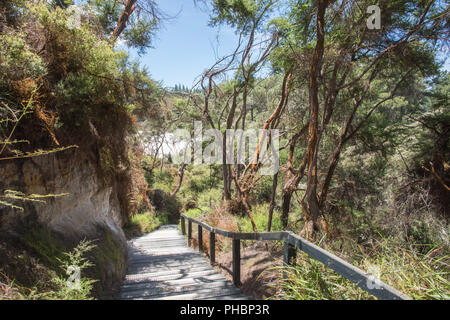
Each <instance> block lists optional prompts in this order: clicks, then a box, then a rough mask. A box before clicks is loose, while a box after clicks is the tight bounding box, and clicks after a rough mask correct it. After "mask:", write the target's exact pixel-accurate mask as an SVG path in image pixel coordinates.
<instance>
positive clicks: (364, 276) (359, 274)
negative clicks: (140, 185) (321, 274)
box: [181, 214, 411, 300]
mask: <svg viewBox="0 0 450 320" xmlns="http://www.w3.org/2000/svg"><path fill="white" fill-rule="evenodd" d="M185 220H187V221H188V242H190V240H191V238H192V223H195V224H197V225H198V232H199V233H200V232H202V230H203V229H204V230H207V231H209V233H210V239H209V240H210V245H209V248H210V260H211V264H214V263H215V235H216V234H219V235H221V236H224V237H227V238H230V239H232V240H233V242H232V244H233V246H232V253H233V263H232V269H233V270H232V272H233V283H234V284H235V285H236V286H239V285H240V241H241V240H263V241H284V258H283V261H284V263H285V264H287V265H289V264H291V261H292V259H293V258H295V256H296V249H298V250H301V251H303V252H305V253H307V254H308V255H309V256H311V257H312V258H313V259H315V260H317V261H320V262H322V263H323V264H324V265H325V266H327V267H329V268H331V269H333V270H334V271H336V272H337V273H339V274H340V275H341V276H343V277H344V278H347V279H348V280H350V281H352V282H353V283H355V284H356V285H358V286H359V287H360V288H361V289H363V290H365V291H367V292H369V293H370V294H372V295H374V296H375V297H377V298H379V299H382V300H411V298H410V297H409V296H407V295H406V294H404V293H402V292H400V291H398V290H397V289H395V288H393V287H391V286H389V285H387V284H386V283H384V282H382V281H381V280H379V279H375V278H374V277H373V276H372V275H370V274H368V273H366V272H364V271H363V270H361V269H359V268H357V267H355V266H353V265H351V264H350V263H348V262H347V261H345V260H343V259H341V258H339V257H338V256H336V255H334V254H332V253H330V252H328V251H326V250H324V249H322V248H320V247H319V246H317V245H315V244H313V243H311V242H310V241H308V240H306V239H303V238H302V237H299V236H297V235H296V234H294V233H292V232H290V231H277V232H253V233H240V232H232V231H226V230H222V229H218V228H214V227H211V226H210V225H208V224H206V223H204V222H202V221H199V220H196V219H194V218H191V217H188V216H186V215H184V214H181V232H182V233H183V235H185V234H186V229H185V223H186V222H185ZM200 239H201V237H200ZM199 248H200V250H201V248H202V245H199Z"/></svg>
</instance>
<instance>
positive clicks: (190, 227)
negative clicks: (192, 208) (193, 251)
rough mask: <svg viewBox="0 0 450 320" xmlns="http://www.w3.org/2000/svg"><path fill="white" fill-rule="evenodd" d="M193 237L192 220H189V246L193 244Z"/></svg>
mask: <svg viewBox="0 0 450 320" xmlns="http://www.w3.org/2000/svg"><path fill="white" fill-rule="evenodd" d="M191 239H192V221H191V220H188V246H189V245H190V244H191Z"/></svg>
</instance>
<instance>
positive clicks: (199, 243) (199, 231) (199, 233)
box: [198, 225, 203, 252]
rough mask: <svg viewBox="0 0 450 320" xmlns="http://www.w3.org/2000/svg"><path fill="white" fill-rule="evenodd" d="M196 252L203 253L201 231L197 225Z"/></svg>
mask: <svg viewBox="0 0 450 320" xmlns="http://www.w3.org/2000/svg"><path fill="white" fill-rule="evenodd" d="M198 251H200V252H202V251H203V231H202V226H201V225H198Z"/></svg>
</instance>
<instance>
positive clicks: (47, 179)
mask: <svg viewBox="0 0 450 320" xmlns="http://www.w3.org/2000/svg"><path fill="white" fill-rule="evenodd" d="M64 153H65V154H64V155H52V156H42V157H35V158H31V159H25V160H19V161H14V162H9V163H6V164H5V163H2V164H1V166H0V177H1V179H0V191H3V190H6V189H9V190H17V191H21V192H23V193H26V194H43V195H48V194H62V193H64V194H67V195H64V196H58V197H55V198H49V199H45V203H39V202H27V203H17V204H18V205H20V206H23V207H24V209H25V210H24V211H23V212H22V211H19V210H17V209H16V210H14V209H10V208H7V207H2V206H0V232H3V233H5V232H14V233H15V234H17V235H18V238H21V234H24V235H25V234H26V235H27V236H29V235H30V234H39V232H35V231H36V228H38V229H45V230H46V231H49V232H51V233H52V234H54V235H55V237H56V238H58V239H60V240H61V239H62V242H63V243H64V244H65V246H67V247H68V248H70V247H74V246H76V244H77V243H78V242H79V241H81V240H83V239H90V240H94V244H95V245H96V248H95V249H94V251H93V253H92V259H93V260H94V261H93V262H94V263H95V264H96V267H95V270H94V271H93V274H92V275H90V276H91V277H93V278H96V279H97V280H99V281H98V284H97V286H96V294H97V296H98V297H100V298H112V297H113V296H114V292H115V290H116V289H117V287H118V286H119V285H120V282H121V280H122V278H123V275H124V273H125V271H126V258H127V250H126V239H125V236H124V233H123V231H122V229H121V226H122V225H123V222H124V221H123V219H124V218H123V217H124V216H125V215H124V214H123V213H122V212H121V206H120V202H119V197H118V194H119V192H120V190H118V188H119V187H118V186H119V184H118V183H115V182H114V181H112V179H111V178H109V179H105V178H103V177H102V176H101V174H99V172H100V170H99V169H98V164H97V160H96V159H95V156H92V155H91V156H89V155H87V154H86V153H82V152H79V151H66V152H64ZM107 180H108V182H107ZM17 230H20V231H17ZM31 241H39V239H35V240H33V239H32V240H31ZM44 247H45V244H44Z"/></svg>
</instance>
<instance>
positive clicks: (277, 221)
mask: <svg viewBox="0 0 450 320" xmlns="http://www.w3.org/2000/svg"><path fill="white" fill-rule="evenodd" d="M252 214H253V220H254V221H255V224H256V227H257V228H258V231H266V230H267V223H268V217H269V204H268V203H264V204H258V205H255V206H253V207H252ZM236 219H238V220H237V225H238V228H239V232H253V226H252V223H251V221H250V218H249V217H248V216H244V217H241V218H236ZM282 229H283V225H282V223H281V217H280V213H279V212H278V211H276V210H274V211H273V217H272V228H271V231H278V230H282Z"/></svg>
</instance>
